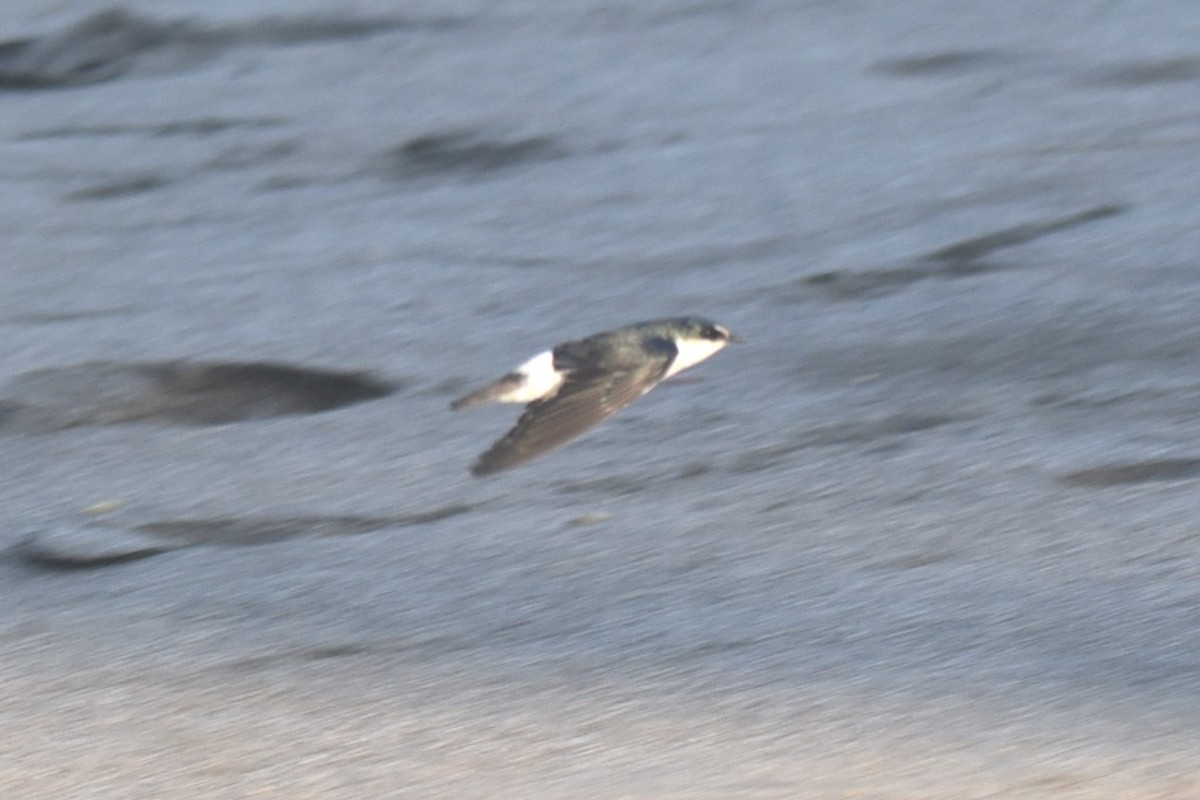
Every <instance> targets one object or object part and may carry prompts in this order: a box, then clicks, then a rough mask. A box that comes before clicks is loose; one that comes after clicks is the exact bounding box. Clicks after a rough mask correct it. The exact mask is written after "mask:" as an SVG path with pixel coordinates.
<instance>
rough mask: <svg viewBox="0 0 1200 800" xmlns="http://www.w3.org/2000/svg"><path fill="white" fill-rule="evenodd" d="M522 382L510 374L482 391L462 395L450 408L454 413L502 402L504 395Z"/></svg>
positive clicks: (513, 373) (520, 377) (515, 375)
mask: <svg viewBox="0 0 1200 800" xmlns="http://www.w3.org/2000/svg"><path fill="white" fill-rule="evenodd" d="M524 380H525V379H524V378H523V377H522V376H521V375H518V374H517V373H515V372H511V373H509V374H508V375H505V376H504V377H503V378H501V379H500V380H498V381H496V382H495V383H493V384H491V385H489V386H484V387H483V388H482V389H476V390H475V391H473V392H471V393H470V394H464V395H463V396H462V397H460V398H458V399H457V400H455V401H454V402H453V403H451V404H450V408H452V409H454V410H455V411H463V410H465V409H468V408H474V407H475V406H478V405H483V404H484V403H490V402H493V401H495V400H502V399H503V398H504V396H505V395H507V394H508V393H509V392H511V391H513V390H514V389H516V388H518V387H519V386H520V385H521V384H522V383H523V382H524Z"/></svg>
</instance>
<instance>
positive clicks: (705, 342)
mask: <svg viewBox="0 0 1200 800" xmlns="http://www.w3.org/2000/svg"><path fill="white" fill-rule="evenodd" d="M727 344H729V342H727V341H724V340H721V339H716V340H714V339H682V340H676V341H675V347H676V348H677V349H678V350H679V353H678V354H677V355H676V356H675V360H674V361H672V362H671V368H670V369H669V370H667V374H666V375H665V376H664V380H665V379H666V378H669V377H671V376H672V375H675V374H677V373H680V372H683V371H684V370H685V369H687V368H688V367H694V366H696V365H697V364H699V363H700V362H701V361H703V360H704V359H706V358H708V357H710V356H712V355H713V354H715V353H717V352H719V351H720V350H722V349H724V347H725V345H727Z"/></svg>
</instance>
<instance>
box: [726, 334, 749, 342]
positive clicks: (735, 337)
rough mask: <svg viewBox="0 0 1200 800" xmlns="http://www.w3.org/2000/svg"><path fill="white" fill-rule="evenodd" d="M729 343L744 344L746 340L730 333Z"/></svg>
mask: <svg viewBox="0 0 1200 800" xmlns="http://www.w3.org/2000/svg"><path fill="white" fill-rule="evenodd" d="M729 343H730V344H745V343H746V338H745V337H744V336H738V335H737V334H734V333H731V334H729Z"/></svg>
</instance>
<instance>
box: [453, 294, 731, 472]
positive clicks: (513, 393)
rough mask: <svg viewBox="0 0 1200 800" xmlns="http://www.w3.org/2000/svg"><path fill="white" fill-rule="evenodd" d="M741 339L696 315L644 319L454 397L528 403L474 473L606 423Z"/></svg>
mask: <svg viewBox="0 0 1200 800" xmlns="http://www.w3.org/2000/svg"><path fill="white" fill-rule="evenodd" d="M733 341H737V339H736V337H735V336H734V335H733V334H731V333H730V332H729V329H728V328H726V327H724V326H723V325H718V324H716V323H715V322H711V321H709V320H706V319H701V318H698V317H674V318H671V319H658V320H651V321H649V322H639V323H637V324H635V325H628V326H626V327H623V328H616V329H614V330H611V331H604V332H603V333H597V334H594V335H592V336H588V337H586V338H583V339H574V340H572V341H568V342H563V343H562V344H560V345H557V346H556V347H554V348H552V349H550V350H546V351H545V352H542V353H538V354H537V355H536V356H534V357H533V358H531V359H529V360H528V361H526V362H525V363H523V364H521V365H520V366H519V367H517V368H516V369H514V370H513V371H512V372H509V373H508V374H507V375H505V376H504V377H502V378H500V379H499V380H497V381H496V382H494V383H491V384H489V385H487V386H484V387H483V388H481V389H477V390H475V391H473V392H470V393H469V394H466V395H463V396H462V397H460V398H458V399H457V400H455V401H454V402H453V403H451V404H450V407H451V408H452V409H454V410H456V411H458V410H462V409H466V408H472V407H474V406H477V405H481V404H483V403H525V404H526V405H525V411H524V413H522V414H521V417H520V419H518V420H517V424H516V425H515V426H513V428H512V430H510V431H509V432H508V433H506V434H505V435H504V436H503V437H501V438H500V439H498V440H497V441H496V442H495V444H493V445H492V446H491V447H490V448H489V449H488V450H487V451H486V452H485V453H483V455H481V456H479V458H478V460H477V461H476V462H475V464H474V466H472V467H471V473H472V474H473V475H476V476H483V475H490V474H492V473H494V472H499V471H501V470H505V469H508V468H509V467H515V466H517V465H518V464H523V463H524V462H526V461H529V460H531V459H533V458H536V457H538V456H540V455H542V454H544V453H546V452H548V451H550V450H553V449H554V448H556V447H560V446H562V445H564V444H566V443H567V442H569V441H570V440H572V439H574V438H575V437H577V436H579V435H580V434H582V433H584V432H585V431H587V430H590V429H591V428H593V427H595V426H596V425H598V424H600V423H601V422H603V421H604V420H605V419H608V418H609V417H611V416H612V415H613V414H615V413H617V412H618V411H620V410H621V409H622V408H624V407H625V406H627V405H629V404H630V403H632V402H633V401H634V400H636V399H638V398H639V397H641V396H642V395H644V394H645V393H646V392H648V391H650V390H651V389H653V388H654V387H655V386H657V385H658V384H660V383H662V382H663V381H664V380H666V379H667V378H670V377H672V376H674V375H677V374H679V373H680V372H682V371H683V370H685V369H688V368H689V367H694V366H695V365H697V364H699V363H700V362H701V361H704V360H705V359H707V358H709V357H710V356H713V355H715V354H716V353H717V352H719V351H720V350H722V349H723V348H724V347H725V346H726V345H728V344H729V343H730V342H733Z"/></svg>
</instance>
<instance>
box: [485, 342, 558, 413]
mask: <svg viewBox="0 0 1200 800" xmlns="http://www.w3.org/2000/svg"><path fill="white" fill-rule="evenodd" d="M513 372H515V373H516V374H518V375H520V376H521V377H522V378H524V380H523V381H522V382H521V385H520V386H516V387H514V388H513V390H512V391H511V392H508V393H507V394H505V395H504V396H503V397H500V398H498V399H499V400H500V402H502V403H531V402H533V401H534V400H541V399H542V398H543V397H546V396H547V395H551V394H554V393H555V392H556V391H558V387H559V386H561V385H562V382H563V376H562V373H560V372H558V371H557V370H555V369H554V351H553V350H547V351H546V352H544V353H538V354H537V355H536V356H534V357H533V358H531V359H529V360H528V361H526V362H525V363H524V364H522V365H521V366H519V367H517V368H516V369H515V370H513Z"/></svg>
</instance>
